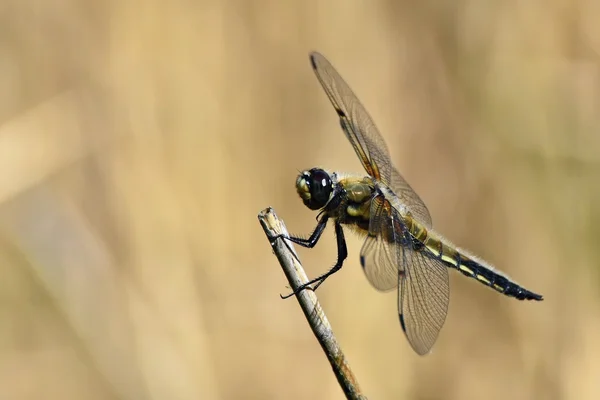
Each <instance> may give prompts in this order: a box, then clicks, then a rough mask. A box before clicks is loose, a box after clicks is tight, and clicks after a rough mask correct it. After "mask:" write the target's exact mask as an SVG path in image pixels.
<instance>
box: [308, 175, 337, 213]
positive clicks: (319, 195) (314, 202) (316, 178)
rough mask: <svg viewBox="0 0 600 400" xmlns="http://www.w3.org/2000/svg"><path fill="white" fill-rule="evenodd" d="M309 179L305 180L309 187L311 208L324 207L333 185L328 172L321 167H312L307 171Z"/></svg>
mask: <svg viewBox="0 0 600 400" xmlns="http://www.w3.org/2000/svg"><path fill="white" fill-rule="evenodd" d="M309 173H310V179H308V180H307V183H308V186H309V188H310V205H309V207H310V208H311V209H313V210H318V209H319V208H323V207H325V204H327V201H328V200H329V196H330V195H331V191H332V190H333V187H332V185H331V178H330V177H329V174H328V173H327V172H325V171H323V170H322V169H318V168H313V169H311V170H310V171H309Z"/></svg>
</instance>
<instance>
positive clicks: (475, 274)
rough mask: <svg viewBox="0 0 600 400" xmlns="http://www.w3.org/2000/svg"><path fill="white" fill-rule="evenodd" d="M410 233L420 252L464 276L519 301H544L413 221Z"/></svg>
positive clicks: (539, 296)
mask: <svg viewBox="0 0 600 400" xmlns="http://www.w3.org/2000/svg"><path fill="white" fill-rule="evenodd" d="M411 222H412V223H411V224H410V225H412V226H409V229H410V232H411V234H412V236H413V237H414V239H415V241H416V243H418V244H420V245H421V246H420V251H422V252H423V253H424V255H426V256H427V257H432V258H436V259H438V260H441V261H442V262H444V264H446V265H447V266H448V267H450V268H454V269H456V270H458V271H460V272H461V273H462V274H463V275H466V276H468V277H470V278H473V279H476V280H477V281H479V282H481V283H483V284H484V285H486V286H489V287H491V288H492V289H495V290H496V291H498V292H500V293H502V294H504V295H506V296H510V297H514V298H516V299H518V300H542V299H543V297H542V296H541V295H539V294H536V293H533V292H531V291H529V290H527V289H525V288H524V287H522V286H520V285H518V284H517V283H515V282H513V281H511V280H510V279H509V278H508V277H507V276H505V275H504V274H502V273H501V272H499V271H495V270H494V269H493V268H492V267H491V266H485V265H484V262H483V261H477V260H476V259H475V257H473V256H468V255H466V254H465V252H464V251H461V250H460V249H458V248H456V247H454V246H453V245H450V244H448V243H447V242H445V241H444V240H443V239H441V238H437V237H433V235H432V234H431V232H428V231H427V229H425V228H424V227H422V226H421V225H419V224H417V223H415V221H411Z"/></svg>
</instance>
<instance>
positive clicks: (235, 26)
mask: <svg viewBox="0 0 600 400" xmlns="http://www.w3.org/2000/svg"><path fill="white" fill-rule="evenodd" d="M0 9H1V12H0V19H1V21H2V22H1V23H0V31H1V32H2V33H1V35H0V88H1V90H0V154H1V156H0V166H1V167H0V170H1V171H2V177H1V178H0V201H2V204H1V208H0V260H1V262H0V269H1V276H2V279H0V298H1V299H2V301H1V302H0V315H1V317H0V398H2V399H15V400H16V399H42V398H43V399H113V398H114V399H117V398H118V399H132V400H133V399H241V398H244V399H271V398H272V399H280V398H288V399H306V398H318V399H341V398H342V396H343V395H342V392H341V391H340V389H339V387H338V386H337V383H336V381H335V378H334V376H333V375H332V374H331V373H330V368H329V366H328V363H327V361H326V360H325V358H324V356H323V354H322V353H321V350H320V348H319V347H318V346H317V344H316V341H315V340H314V338H313V337H312V334H311V333H310V330H309V328H308V326H307V325H306V322H305V320H304V317H303V315H302V314H301V312H300V310H299V308H298V306H297V304H296V303H295V300H293V299H291V300H287V301H282V300H280V299H279V293H287V291H288V289H287V288H286V287H285V285H286V281H285V278H284V276H283V274H282V272H281V270H280V268H279V266H278V264H277V262H276V260H275V258H274V257H273V256H272V254H271V250H270V248H269V245H268V243H267V241H266V239H265V237H264V235H263V233H262V230H261V228H260V226H259V224H258V222H257V220H256V214H257V213H258V211H259V210H261V209H263V208H265V207H266V206H269V205H271V206H273V207H274V208H275V210H276V211H277V213H278V214H279V216H281V217H282V218H284V219H285V221H286V224H287V226H288V228H289V229H290V231H292V232H295V233H308V232H309V231H310V229H311V228H312V227H313V225H314V217H315V214H314V213H311V212H310V211H309V210H307V209H306V208H305V207H304V206H303V205H302V203H301V201H299V200H298V199H297V196H296V193H295V190H294V186H293V184H294V180H295V178H296V173H297V171H298V170H300V169H303V168H307V167H312V166H315V165H320V166H324V167H327V168H329V169H339V170H348V171H354V172H361V166H360V164H359V162H358V161H357V160H356V159H355V155H354V153H353V151H352V149H351V147H350V145H349V144H348V143H346V141H345V139H344V136H343V134H342V133H341V131H340V129H339V125H338V122H337V119H336V116H335V113H334V111H333V109H332V108H331V106H330V105H329V103H328V102H327V99H326V97H325V95H324V94H323V92H322V90H321V87H320V86H319V84H318V82H317V80H316V79H315V77H314V76H313V73H312V71H311V69H310V66H309V63H308V52H309V51H310V50H319V51H321V52H323V54H325V55H326V56H327V57H328V58H329V59H330V60H331V61H332V63H333V64H334V65H335V66H336V68H337V69H338V70H339V71H340V72H341V74H342V75H343V76H344V78H345V79H346V80H347V81H348V82H349V83H350V85H351V86H352V87H353V89H354V91H355V92H356V93H357V94H358V96H359V97H360V98H361V100H362V101H363V103H364V104H365V105H366V107H367V109H368V110H369V111H370V113H371V114H372V116H373V117H374V119H375V120H376V122H377V124H378V126H379V128H380V130H381V131H382V133H383V135H384V136H385V138H386V140H387V142H388V145H389V147H390V149H391V153H392V156H393V158H394V160H395V162H396V165H397V167H398V169H399V170H400V171H402V172H403V174H404V175H405V177H406V178H407V180H408V181H409V182H410V183H411V184H412V186H413V187H414V188H415V189H416V190H417V191H418V192H419V193H420V195H421V197H422V198H423V199H424V200H425V202H426V203H427V204H428V205H429V208H430V211H431V214H432V216H433V219H434V226H435V227H436V228H437V229H438V230H439V231H441V232H442V233H444V234H445V235H446V236H448V237H449V238H450V239H452V240H453V241H454V242H455V243H457V244H459V245H460V246H462V247H465V248H469V249H472V250H473V251H474V252H475V253H477V254H479V255H481V256H482V257H484V258H486V259H489V260H490V261H492V262H493V263H494V264H495V265H497V266H498V268H500V269H502V270H504V271H506V272H507V273H508V274H510V275H511V276H512V277H514V278H515V279H516V280H517V281H518V282H520V283H521V284H523V285H524V286H526V287H527V288H530V289H531V290H534V291H536V292H539V293H541V294H543V295H544V296H545V300H544V301H543V302H542V303H523V302H518V301H515V300H513V299H509V298H505V297H503V296H500V295H498V294H497V293H495V292H494V291H492V290H489V289H487V288H485V287H483V286H482V285H479V284H477V283H476V282H474V281H472V280H468V279H465V278H463V277H462V276H460V275H459V274H456V273H453V274H452V277H451V287H452V295H451V302H450V311H449V316H448V318H447V320H446V325H445V327H444V328H443V330H442V333H441V336H440V338H439V340H438V342H437V343H436V345H435V347H434V351H433V353H432V354H430V355H428V356H427V357H424V358H421V357H418V356H416V355H415V354H414V353H413V352H412V350H411V349H410V346H409V345H408V343H407V342H406V340H405V338H404V336H403V334H402V331H401V329H400V326H399V323H398V318H397V314H396V305H395V303H396V297H395V295H393V294H381V293H378V292H376V291H375V290H373V289H372V288H371V287H370V286H369V284H368V282H367V280H366V279H365V278H364V276H363V273H362V271H361V270H360V266H359V263H358V254H359V249H360V245H361V241H360V239H358V238H355V237H350V238H349V243H348V244H349V251H350V257H349V259H348V262H347V264H346V266H345V267H344V268H343V269H342V271H341V272H340V273H338V274H336V275H335V276H334V277H332V278H330V280H328V281H327V283H326V284H325V285H323V286H322V287H321V288H320V289H319V296H320V299H321V301H322V303H323V306H324V307H325V309H326V311H327V313H328V316H329V319H330V321H331V323H332V324H333V326H334V329H335V331H336V333H337V335H338V339H339V340H340V342H341V344H342V345H343V346H344V350H345V352H346V355H347V357H348V358H349V361H350V363H351V364H352V367H353V369H354V372H355V373H356V375H357V376H358V379H359V381H360V383H361V386H362V387H363V389H364V391H365V392H366V393H367V394H368V395H369V396H370V397H371V398H373V399H386V398H389V399H391V398H394V399H398V398H411V399H413V398H416V399H477V398H485V399H506V398H510V399H512V400H518V399H562V398H565V399H567V398H569V399H577V400H583V399H596V398H598V396H599V395H600V384H599V383H598V377H599V376H600V341H599V340H598V337H600V303H599V296H598V293H599V286H600V280H599V279H598V265H599V263H600V252H599V251H598V245H597V238H598V230H599V228H598V226H599V225H600V134H599V133H600V132H599V130H600V113H599V111H600V56H599V53H600V25H599V24H598V18H597V17H598V15H600V3H598V2H594V1H578V2H568V1H559V0H551V1H544V2H539V1H538V2H535V1H534V2H521V1H496V2H478V1H462V2H460V1H459V2H450V3H449V2H446V3H441V2H433V1H426V2H424V3H423V2H420V3H418V4H417V3H416V2H397V1H371V2H358V1H341V0H338V1H329V2H320V1H315V0H310V1H305V2H295V3H293V2H244V1H225V2H220V1H196V2H189V1H174V2H166V1H153V0H150V1H145V2H119V1H105V2H93V1H79V2H76V1H72V0H66V1H63V2H58V3H57V2H45V1H40V0H33V1H32V0H27V1H16V0H7V1H4V2H3V4H2V6H0ZM300 254H301V257H302V260H303V262H304V265H305V267H306V268H307V272H308V273H309V274H311V275H313V276H314V275H316V274H319V273H321V272H323V271H324V270H325V269H327V268H328V267H330V266H331V265H332V263H333V261H334V259H335V246H334V240H333V233H332V232H330V231H328V232H326V235H325V238H324V239H323V241H322V243H321V244H319V246H317V247H316V248H315V249H313V250H312V251H302V250H301V252H300Z"/></svg>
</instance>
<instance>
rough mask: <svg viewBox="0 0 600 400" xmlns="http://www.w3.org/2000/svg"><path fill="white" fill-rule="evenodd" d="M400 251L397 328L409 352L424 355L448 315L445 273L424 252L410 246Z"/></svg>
mask: <svg viewBox="0 0 600 400" xmlns="http://www.w3.org/2000/svg"><path fill="white" fill-rule="evenodd" d="M420 248H421V249H423V247H420ZM402 250H403V255H402V257H403V263H404V265H406V268H405V269H404V274H402V275H400V276H399V277H398V285H399V290H398V313H399V315H400V324H401V325H402V329H403V330H404V333H405V334H406V337H407V338H408V341H409V343H410V345H411V346H412V348H413V349H414V350H415V351H416V352H417V353H418V354H420V355H424V354H427V353H428V352H429V351H430V350H431V347H433V344H434V343H435V341H436V340H437V337H438V335H439V333H440V330H441V329H442V326H443V325H444V321H445V320H446V315H447V313H448V302H449V300H450V287H449V284H448V269H447V267H446V266H445V265H444V264H443V263H442V261H440V260H439V259H436V258H431V257H429V256H428V255H426V254H425V253H424V250H420V251H415V250H413V249H412V248H411V246H407V247H403V248H402Z"/></svg>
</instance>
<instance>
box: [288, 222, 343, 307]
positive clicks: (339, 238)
mask: <svg viewBox="0 0 600 400" xmlns="http://www.w3.org/2000/svg"><path fill="white" fill-rule="evenodd" d="M317 228H318V227H317ZM335 237H336V240H337V248H338V257H337V261H336V263H335V265H334V266H333V267H332V268H331V269H330V270H329V271H327V272H325V273H324V274H323V275H319V276H317V277H316V278H314V279H311V280H310V281H308V282H306V283H304V284H302V285H300V286H299V287H298V288H297V289H296V290H294V291H293V292H292V293H290V294H288V295H286V296H281V295H280V296H281V298H282V299H287V298H289V297H292V296H293V295H296V294H298V293H300V292H301V291H303V290H304V289H307V288H308V287H309V286H310V285H312V284H313V283H316V285H315V287H314V288H312V290H313V291H315V290H317V288H318V287H319V286H321V284H322V283H323V282H325V279H327V278H328V277H329V276H331V275H333V274H335V273H336V272H337V271H339V270H340V269H341V268H342V265H343V264H344V260H345V259H346V258H347V257H348V248H347V247H346V238H345V237H344V230H343V229H342V225H341V224H340V223H339V222H338V221H335Z"/></svg>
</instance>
